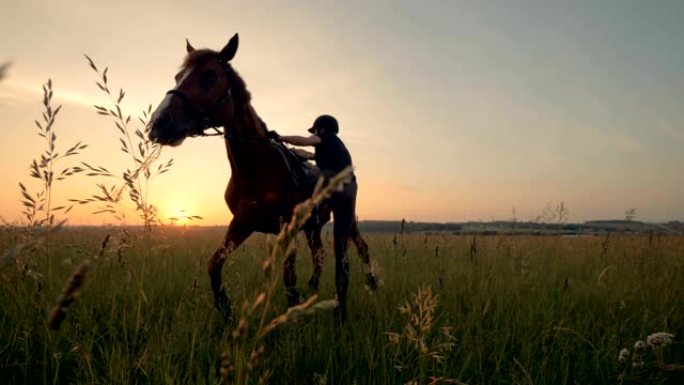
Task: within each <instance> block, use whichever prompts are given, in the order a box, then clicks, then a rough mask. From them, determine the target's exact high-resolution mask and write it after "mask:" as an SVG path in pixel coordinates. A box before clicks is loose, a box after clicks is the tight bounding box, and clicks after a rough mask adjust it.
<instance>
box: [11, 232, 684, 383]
mask: <svg viewBox="0 0 684 385" xmlns="http://www.w3.org/2000/svg"><path fill="white" fill-rule="evenodd" d="M107 234H112V239H111V241H110V242H109V243H108V245H107V247H106V248H105V249H104V250H102V240H103V238H104V237H105V235H107ZM15 236H16V234H15V232H13V231H11V230H6V231H4V232H2V245H1V246H2V250H6V249H8V248H9V247H10V246H13V245H14V244H16V242H17V239H16V238H15ZM221 237H222V231H221V230H218V229H208V228H207V229H202V228H189V229H181V228H161V229H158V230H156V231H155V233H154V234H153V235H152V238H151V239H146V238H144V237H142V236H141V235H139V234H138V235H136V234H133V235H131V236H129V239H130V241H129V245H123V244H121V243H120V230H117V229H112V230H111V231H107V230H105V229H89V230H88V229H86V230H76V229H65V230H62V231H60V232H57V233H55V235H54V236H53V240H52V241H51V250H50V254H49V260H50V264H51V275H52V279H51V281H50V282H48V281H47V278H46V276H47V275H46V272H47V266H46V263H47V262H46V258H45V256H44V254H43V253H42V251H41V250H42V249H41V248H38V249H37V250H34V251H33V252H30V251H28V252H25V253H23V254H22V255H20V256H18V257H17V258H16V259H15V260H13V261H10V262H6V263H5V264H4V266H3V267H2V270H1V271H0V273H1V275H0V279H1V284H0V371H1V373H0V378H1V379H0V383H3V384H4V383H7V384H13V383H17V384H22V383H30V384H33V383H38V384H40V383H45V384H48V383H54V384H67V383H80V384H92V383H101V384H110V383H111V384H133V383H154V384H161V383H169V384H189V383H201V384H215V383H218V382H219V381H220V379H221V377H220V374H219V367H220V365H221V356H222V353H224V352H226V351H229V352H231V354H230V355H228V356H224V358H225V359H226V360H228V361H230V360H232V359H234V358H235V356H236V355H240V354H248V353H249V352H248V351H247V352H243V351H241V350H240V349H239V348H236V345H235V344H236V342H235V340H234V339H233V338H232V337H231V332H232V330H233V328H234V327H235V324H236V321H234V320H233V321H229V322H226V321H224V320H223V319H221V317H220V316H219V314H218V312H217V311H216V310H215V309H214V307H213V302H212V297H211V293H210V290H209V282H208V278H207V274H206V259H207V257H208V256H209V255H210V254H211V253H212V252H213V250H214V248H215V246H216V245H218V243H219V242H220V240H221ZM367 240H368V242H369V245H370V248H371V253H372V257H373V258H374V259H375V262H376V267H377V272H378V273H379V276H380V278H381V281H382V285H381V287H380V289H379V291H378V292H377V293H374V294H372V293H369V292H368V291H367V290H365V289H364V286H363V283H364V275H363V271H362V268H361V263H360V260H359V259H358V258H357V257H356V252H355V251H352V254H351V265H352V273H351V283H350V303H349V309H350V314H349V318H348V320H347V321H346V322H345V323H343V324H340V323H339V322H338V321H337V320H336V319H335V318H334V317H333V315H332V311H329V310H325V311H318V312H316V313H315V314H313V315H310V316H308V317H305V318H302V319H301V320H299V321H298V322H295V323H290V324H287V325H284V326H283V327H281V328H279V329H277V330H276V331H275V332H273V333H272V334H270V335H269V336H267V337H266V340H265V351H264V353H263V356H262V358H261V360H260V364H259V365H258V367H255V368H253V369H252V372H251V373H252V375H253V376H254V380H253V383H257V378H258V377H259V376H262V377H263V378H266V382H267V383H272V384H281V383H282V384H405V383H419V384H429V383H435V384H436V383H467V384H487V383H501V384H608V383H671V384H681V383H684V374H683V372H682V367H681V364H684V344H682V337H683V336H684V238H682V237H665V236H663V237H656V236H654V237H651V238H649V237H642V236H620V237H617V236H615V237H614V236H611V237H608V238H606V237H598V236H586V237H574V238H570V237H556V236H545V237H532V236H504V237H498V236H488V237H477V238H474V237H473V236H459V235H434V234H432V235H425V234H408V235H405V236H398V237H396V239H395V237H394V235H368V236H367ZM329 241H330V237H328V242H327V243H326V251H327V258H326V263H325V270H324V275H323V279H322V282H321V290H320V297H321V298H323V299H325V298H331V297H332V296H333V291H334V289H333V287H334V277H333V275H334V271H333V270H334V265H333V261H332V257H331V256H330V253H331V246H330V242H329ZM272 242H273V238H272V237H271V238H268V237H265V236H261V235H257V236H253V237H252V238H250V239H249V241H248V242H247V243H246V244H245V245H244V246H243V247H240V248H239V249H238V250H237V251H236V252H235V253H234V254H233V255H232V257H231V259H230V261H229V263H227V264H226V267H225V268H224V275H223V276H224V280H225V282H227V284H228V286H229V292H230V294H231V297H232V299H233V305H234V307H235V308H236V309H238V313H239V308H240V307H241V304H242V303H243V301H244V300H245V298H248V296H252V295H253V294H254V292H255V291H258V290H259V288H260V285H261V284H262V281H263V273H262V270H261V261H262V260H264V258H265V257H266V256H267V255H268V254H269V243H272ZM298 244H299V253H298V256H299V258H298V260H297V272H298V278H299V281H298V283H299V287H300V289H301V290H303V289H304V288H305V286H306V281H307V279H308V275H309V272H310V269H311V261H310V257H309V254H308V250H307V249H306V248H305V242H304V241H303V239H299V242H298ZM85 259H90V261H91V265H90V270H89V272H88V274H87V279H86V283H85V285H84V287H83V288H82V292H81V296H80V298H78V300H77V301H75V302H74V303H72V304H71V306H70V308H69V309H68V310H67V314H66V319H65V320H64V322H63V324H62V326H61V328H60V330H58V331H53V330H51V329H50V328H49V327H48V323H47V318H48V313H49V311H50V309H51V308H52V307H53V306H54V304H55V303H56V301H57V298H58V297H59V295H60V292H61V291H62V289H63V287H64V284H65V282H67V280H68V277H69V275H70V274H71V272H72V271H73V269H74V268H75V267H76V266H77V265H79V263H80V262H82V261H83V260H85ZM29 269H30V270H29ZM419 288H421V297H420V298H418V302H420V306H418V305H416V304H415V302H416V301H415V298H414V296H415V294H416V292H417V291H418V290H419ZM430 293H432V294H433V295H434V297H436V302H437V303H436V307H435V308H434V313H432V312H431V310H432V306H433V305H434V303H432V302H431V299H432V298H431V297H430ZM407 302H408V304H409V305H412V306H406V304H407ZM274 307H275V312H274V313H273V314H272V315H273V316H275V315H276V313H282V312H284V311H285V310H286V307H285V295H284V290H283V288H282V284H279V285H278V292H277V293H276V294H275V297H274ZM400 307H403V310H402V311H400ZM410 311H415V312H422V313H421V314H420V315H421V317H422V318H420V319H414V320H413V321H416V320H418V321H419V322H417V323H415V324H414V328H413V330H414V331H415V335H411V333H412V332H411V331H410V330H409V329H407V322H409V325H411V324H410V319H409V314H407V313H409V312H410ZM250 327H252V326H251V325H248V329H249V328H250ZM444 327H450V328H451V329H443V328H444ZM655 332H669V333H672V334H674V342H673V343H672V344H671V345H669V346H666V347H662V348H655V349H651V348H650V347H649V346H648V345H647V346H646V347H645V348H641V347H640V349H639V350H638V352H636V353H635V352H634V349H633V346H634V345H635V343H636V342H637V341H638V340H645V339H646V337H647V336H648V335H650V334H652V333H655ZM392 333H396V334H392ZM449 336H453V339H451V338H450V337H449ZM450 343H453V345H450ZM623 348H628V349H629V350H630V353H631V356H630V357H629V358H627V359H626V362H625V363H619V362H618V355H619V354H620V351H621V349H623ZM243 358H244V357H243ZM235 359H236V360H238V359H240V358H239V357H237V358H235Z"/></svg>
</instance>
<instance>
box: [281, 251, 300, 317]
mask: <svg viewBox="0 0 684 385" xmlns="http://www.w3.org/2000/svg"><path fill="white" fill-rule="evenodd" d="M296 260H297V254H296V252H295V251H294V250H293V251H292V252H291V253H289V254H287V255H286V256H285V261H284V262H283V282H284V283H285V296H286V297H287V306H288V307H292V306H295V305H299V303H301V301H302V296H301V295H300V294H299V291H298V290H297V272H296V268H295V262H296Z"/></svg>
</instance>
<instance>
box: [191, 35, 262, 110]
mask: <svg viewBox="0 0 684 385" xmlns="http://www.w3.org/2000/svg"><path fill="white" fill-rule="evenodd" d="M210 60H219V61H220V59H219V58H218V52H216V51H214V50H211V49H206V48H204V49H196V50H194V51H192V52H190V53H188V54H187V56H185V59H184V60H183V64H182V65H181V70H183V71H185V70H186V69H188V68H192V67H201V66H203V65H205V64H206V63H207V62H208V61H210ZM224 64H225V67H224V68H225V69H226V73H227V75H228V78H229V79H228V80H229V81H230V86H231V87H232V90H231V91H232V93H233V98H234V100H235V102H236V103H237V104H239V105H240V106H245V105H247V104H249V102H250V101H251V100H252V95H251V94H250V93H249V91H248V90H247V84H245V81H244V80H243V79H242V77H241V76H240V74H238V73H237V71H235V69H234V68H233V66H231V65H230V63H224Z"/></svg>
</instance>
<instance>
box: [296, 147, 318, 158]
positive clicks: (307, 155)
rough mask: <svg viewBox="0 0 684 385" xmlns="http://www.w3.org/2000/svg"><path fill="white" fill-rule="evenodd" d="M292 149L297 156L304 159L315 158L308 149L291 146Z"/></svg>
mask: <svg viewBox="0 0 684 385" xmlns="http://www.w3.org/2000/svg"><path fill="white" fill-rule="evenodd" d="M292 151H294V153H295V154H297V156H298V157H300V158H304V159H314V158H316V155H314V154H312V153H310V152H309V151H306V150H302V149H301V148H293V149H292Z"/></svg>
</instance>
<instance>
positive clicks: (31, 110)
mask: <svg viewBox="0 0 684 385" xmlns="http://www.w3.org/2000/svg"><path fill="white" fill-rule="evenodd" d="M2 8H3V9H2V13H0V34H1V35H2V36H3V39H2V40H1V41H0V64H2V63H4V62H6V61H11V62H12V66H11V67H10V68H9V69H8V70H7V73H6V77H5V78H4V79H3V80H2V81H0V129H2V132H3V139H2V141H0V175H2V178H3V182H4V183H3V186H4V188H3V189H2V190H1V191H0V216H2V218H3V219H5V220H6V221H10V222H20V221H21V218H22V217H21V214H20V211H21V208H20V206H19V203H18V202H19V199H20V193H19V188H18V182H20V181H22V182H24V183H26V184H27V185H28V186H30V187H31V188H33V189H36V188H38V187H39V186H36V185H35V184H33V181H32V180H31V179H30V178H29V176H28V166H29V164H30V162H31V160H32V159H33V158H35V157H36V156H38V155H39V154H40V152H41V149H42V141H41V138H39V137H38V136H37V135H36V132H37V130H36V128H35V126H34V123H33V121H34V120H35V119H39V118H40V114H41V111H42V110H41V100H42V94H41V85H42V84H43V83H44V82H45V81H46V80H47V79H48V78H51V79H52V80H53V83H54V92H55V96H54V99H55V103H56V104H57V103H59V104H63V105H64V107H63V110H62V112H60V115H59V116H58V119H57V122H56V125H55V130H56V131H57V133H58V135H59V138H58V147H61V148H66V146H68V145H69V144H71V143H73V142H75V141H77V140H82V141H84V142H86V143H88V144H89V147H88V148H87V149H86V150H84V151H83V153H82V155H81V158H80V159H81V160H83V161H86V162H89V163H93V164H100V165H103V166H106V167H107V168H110V169H113V170H123V168H125V167H127V166H128V164H129V161H128V159H126V158H125V157H124V156H122V154H121V153H120V152H119V151H118V148H119V145H118V136H117V131H116V128H115V127H114V125H113V123H112V122H111V121H110V120H108V119H107V118H104V117H102V116H99V115H97V114H96V113H95V111H94V109H93V108H92V105H93V104H105V103H107V100H106V99H105V98H103V96H102V94H101V93H100V92H99V90H98V89H97V87H96V86H95V81H96V80H97V79H96V75H95V74H94V73H93V72H92V71H91V70H90V69H89V67H88V65H87V62H86V61H85V59H84V57H83V54H84V53H86V54H88V55H89V56H90V57H92V58H93V59H94V60H95V62H96V63H97V64H98V65H99V66H100V67H105V66H109V81H110V84H111V85H112V87H113V88H118V87H123V88H124V89H125V90H126V91H127V96H126V98H125V99H124V107H125V109H126V111H127V112H129V113H131V114H133V115H134V116H138V115H139V111H141V110H143V109H144V108H145V107H146V106H147V105H149V104H152V105H153V106H156V105H157V104H158V103H159V102H160V101H161V100H162V98H163V96H164V94H165V92H166V90H168V89H170V88H172V87H173V84H174V82H173V76H174V74H175V73H176V72H177V70H178V67H179V65H180V64H181V61H182V58H183V55H184V54H185V38H189V39H190V41H191V43H192V44H193V45H194V46H195V47H196V48H200V47H207V48H213V49H220V48H221V47H223V46H224V45H225V44H226V43H227V41H228V39H229V38H230V37H231V36H232V35H233V34H234V33H235V32H238V33H239V34H240V46H239V49H238V52H237V55H236V57H235V59H234V60H233V62H232V63H233V66H234V67H235V68H236V69H237V70H238V71H239V72H240V74H241V75H242V76H243V78H244V79H245V81H246V83H247V86H248V88H249V90H250V91H251V93H252V96H253V100H252V104H253V106H254V108H255V109H256V111H257V112H258V113H259V115H260V116H261V118H262V119H263V120H264V121H266V122H267V124H268V125H269V128H271V129H276V130H277V131H278V132H279V133H281V134H305V131H304V130H305V128H306V127H309V126H310V125H311V123H312V121H313V119H314V118H315V117H316V116H317V115H319V114H322V113H328V114H332V115H334V116H336V117H337V118H338V120H339V122H340V136H341V138H342V139H343V140H344V141H345V143H346V144H347V146H348V148H349V150H350V152H351V154H352V157H353V159H354V164H355V167H356V174H357V177H358V183H359V195H358V199H357V202H358V203H357V213H358V216H359V218H360V219H362V220H364V219H401V218H406V219H407V220H416V221H468V220H492V219H496V220H507V219H511V218H512V217H513V216H514V214H513V213H514V212H515V217H516V218H517V219H518V220H530V219H533V218H535V217H537V216H538V215H539V214H540V213H542V212H543V210H544V208H545V207H546V206H547V205H549V204H550V205H555V204H557V203H558V202H561V201H562V202H564V204H565V206H566V207H568V209H569V219H568V220H569V221H576V222H578V221H584V220H590V219H604V218H618V219H620V218H624V216H625V212H626V211H627V210H629V209H632V208H635V209H636V210H637V211H636V212H637V219H640V220H644V221H666V220H684V199H683V198H684V172H683V171H682V170H683V168H682V165H683V164H684V109H682V107H681V106H682V101H684V39H682V38H681V37H682V36H684V23H682V22H681V20H682V19H684V2H682V1H679V0H674V1H653V2H645V1H629V0H620V1H601V2H596V1H581V0H578V1H548V0H545V1H541V0H540V1H455V0H454V1H425V2H418V1H381V0H378V1H372V2H371V1H348V2H339V1H312V2H305V1H296V2H295V1H275V0H273V1H244V2H242V1H240V2H238V1H209V0H196V1H193V2H187V1H185V2H180V1H176V0H167V1H165V2H163V3H159V2H143V1H129V0H121V1H116V2H101V1H76V0H66V1H59V2H55V1H37V0H25V1H21V2H11V3H5V4H4V5H2ZM163 158H164V159H167V158H174V159H175V166H174V167H173V168H172V170H171V171H170V172H168V173H166V174H163V175H162V176H160V177H158V178H157V179H155V180H154V181H153V183H152V184H151V186H150V197H151V200H152V202H154V203H156V204H157V206H158V207H159V211H160V214H161V216H162V218H168V217H171V216H175V215H178V214H179V213H180V212H181V210H185V211H184V212H185V213H188V214H196V215H201V216H203V217H204V220H202V221H200V222H197V224H203V225H222V224H226V223H228V221H229V220H230V218H231V214H230V212H229V210H228V209H227V207H226V206H225V203H224V201H223V192H224V189H225V186H226V184H227V181H228V179H229V177H230V168H229V165H228V161H227V159H226V155H225V149H224V145H223V143H222V141H221V139H219V138H193V139H188V140H186V141H185V142H184V143H183V145H182V146H180V147H176V148H164V150H163ZM67 164H68V163H65V165H67ZM98 182H102V181H101V180H100V181H98V180H96V179H94V178H87V177H85V176H77V177H74V178H72V179H70V180H67V181H65V182H64V183H62V184H58V185H56V186H55V200H57V201H64V200H65V199H67V198H84V197H88V196H90V195H91V194H93V193H96V192H97V189H96V187H95V183H98ZM91 211H92V209H88V208H85V207H84V208H78V209H75V210H74V211H72V213H70V215H69V221H70V223H71V224H74V225H79V224H105V223H111V222H113V221H114V220H113V219H112V218H111V217H107V216H102V215H92V214H91Z"/></svg>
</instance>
